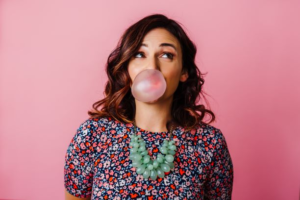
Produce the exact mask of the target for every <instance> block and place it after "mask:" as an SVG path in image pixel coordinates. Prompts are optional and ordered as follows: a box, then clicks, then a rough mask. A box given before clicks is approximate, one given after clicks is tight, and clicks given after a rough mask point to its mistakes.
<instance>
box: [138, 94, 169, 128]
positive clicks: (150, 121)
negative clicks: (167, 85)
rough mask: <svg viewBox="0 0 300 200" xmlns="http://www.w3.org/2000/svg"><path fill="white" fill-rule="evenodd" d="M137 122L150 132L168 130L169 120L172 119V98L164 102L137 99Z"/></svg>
mask: <svg viewBox="0 0 300 200" xmlns="http://www.w3.org/2000/svg"><path fill="white" fill-rule="evenodd" d="M135 105H136V112H135V124H136V126H137V127H139V128H142V129H144V130H146V131H150V132H167V131H168V129H167V126H166V125H167V122H168V121H170V120H171V119H172V115H171V106H172V99H171V100H169V101H167V102H166V101H164V102H155V103H144V102H140V101H135Z"/></svg>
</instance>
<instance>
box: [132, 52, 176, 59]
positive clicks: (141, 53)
mask: <svg viewBox="0 0 300 200" xmlns="http://www.w3.org/2000/svg"><path fill="white" fill-rule="evenodd" d="M139 55H141V56H139ZM163 55H167V57H168V58H170V59H171V60H172V59H173V57H174V54H172V53H168V52H163ZM134 57H135V58H142V57H144V53H143V52H137V53H136V54H134Z"/></svg>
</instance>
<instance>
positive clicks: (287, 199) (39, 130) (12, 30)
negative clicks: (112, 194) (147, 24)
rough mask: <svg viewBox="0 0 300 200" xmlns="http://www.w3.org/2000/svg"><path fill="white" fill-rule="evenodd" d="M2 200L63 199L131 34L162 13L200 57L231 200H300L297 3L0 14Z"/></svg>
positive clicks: (128, 4)
mask: <svg viewBox="0 0 300 200" xmlns="http://www.w3.org/2000/svg"><path fill="white" fill-rule="evenodd" d="M0 6H1V7H0V9H1V10H0V20H1V32H0V37H1V41H0V42H1V43H0V65H1V68H0V81H1V82H0V103H1V105H0V106H1V107H0V110H1V113H0V114H1V115H0V117H1V119H0V133H1V134H0V163H1V165H0V199H1V198H2V199H5V198H7V199H28V200H29V199H30V200H40V199H43V200H52V199H64V186H63V167H64V156H65V152H66V149H67V146H68V144H69V142H70V141H71V138H72V137H73V135H74V134H75V131H76V129H77V128H78V126H79V124H80V123H82V122H83V121H84V120H86V119H87V118H88V115H87V110H88V109H90V108H91V106H92V103H94V102H95V101H97V100H99V99H100V98H102V97H103V91H104V84H105V82H106V80H107V77H106V73H105V71H104V66H105V63H106V59H107V57H108V55H109V53H110V52H111V51H112V50H113V48H114V47H115V46H116V44H117V41H118V40H119V38H120V36H121V34H122V33H123V31H125V29H126V28H127V27H128V26H129V25H131V24H132V23H134V22H136V21H137V20H139V19H141V18H142V17H144V16H146V15H149V14H154V13H162V14H165V15H167V16H168V17H171V18H173V19H175V20H177V21H179V22H181V23H182V24H183V26H184V29H185V30H186V32H187V33H188V35H189V36H190V38H191V39H192V41H194V42H195V44H196V45H197V47H198V54H197V60H196V61H197V64H198V66H199V68H200V70H201V71H202V72H204V73H205V72H208V74H207V75H206V77H205V80H206V82H205V85H204V89H205V91H206V92H207V93H208V94H209V95H210V96H207V98H208V101H209V102H210V106H211V108H212V110H213V111H214V112H215V114H216V115H217V122H216V123H213V124H212V125H214V126H216V127H218V128H220V129H221V130H222V132H223V134H224V135H225V137H226V141H227V143H228V146H229V150H230V153H231V156H232V159H233V163H234V187H233V199H234V200H254V199H255V200H256V199H258V200H269V199H272V200H281V199H282V200H296V199H298V198H299V187H300V127H299V124H300V105H299V103H300V87H299V84H300V81H299V75H300V26H299V19H300V12H299V10H300V2H299V1H291V0H285V1H283V0H272V1H270V0H269V1H267V0H264V1H263V0H259V1H258V0H251V1H250V0H248V1H241V0H228V1H196V0H195V1H167V0H166V1H161V0H157V1H156V0H155V1H153V0H151V1H147V2H146V1H143V3H142V2H141V1H137V0H136V1H132V0H131V1H129V0H127V1H121V0H120V1H116V0H115V1H111V2H109V1H105V3H104V1H76V0H72V1H8V0H4V1H1V3H0Z"/></svg>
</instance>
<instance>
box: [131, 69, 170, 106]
mask: <svg viewBox="0 0 300 200" xmlns="http://www.w3.org/2000/svg"><path fill="white" fill-rule="evenodd" d="M166 88H167V84H166V81H165V79H164V77H163V75H162V73H161V72H160V71H158V70H156V69H146V70H143V71H141V72H140V73H139V74H138V75H137V76H136V77H135V79H134V81H133V84H132V87H131V93H132V95H133V96H134V98H135V99H137V100H138V101H142V102H153V101H155V100H157V99H159V98H160V97H161V96H162V95H163V94H164V93H165V91H166Z"/></svg>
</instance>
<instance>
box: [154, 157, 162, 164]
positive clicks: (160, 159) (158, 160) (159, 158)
mask: <svg viewBox="0 0 300 200" xmlns="http://www.w3.org/2000/svg"><path fill="white" fill-rule="evenodd" d="M156 160H157V162H159V163H163V162H164V158H162V157H157V158H156Z"/></svg>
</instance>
